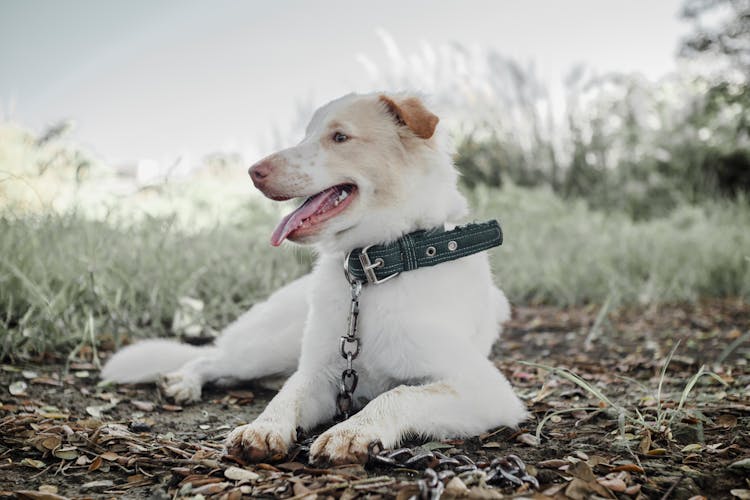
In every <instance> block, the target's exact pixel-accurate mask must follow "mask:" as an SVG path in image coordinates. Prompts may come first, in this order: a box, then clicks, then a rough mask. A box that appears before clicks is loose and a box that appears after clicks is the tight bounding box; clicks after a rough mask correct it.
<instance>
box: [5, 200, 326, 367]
mask: <svg viewBox="0 0 750 500" xmlns="http://www.w3.org/2000/svg"><path fill="white" fill-rule="evenodd" d="M241 218H242V219H243V222H242V223H231V224H225V225H217V226H215V227H213V228H206V229H203V230H200V231H194V230H191V229H190V228H186V227H184V226H181V225H179V224H177V223H176V218H174V217H171V218H170V217H160V218H147V219H144V220H141V221H140V222H138V223H137V224H128V223H126V222H123V221H114V220H113V221H107V220H105V221H96V220H90V219H87V218H86V217H83V216H81V215H79V214H76V213H69V214H66V215H60V214H54V213H47V214H44V215H41V216H29V217H13V216H3V217H0V234H2V238H1V239H0V339H2V340H0V357H2V356H3V355H8V354H14V353H15V354H18V353H21V352H42V351H49V350H54V349H57V348H61V349H69V348H70V347H72V346H73V345H74V344H75V343H77V342H78V341H79V339H80V338H81V336H83V335H84V334H85V332H86V328H87V322H89V321H90V319H89V318H93V320H94V328H95V335H96V336H97V338H100V339H101V338H108V339H111V340H114V341H116V342H118V341H120V340H122V338H123V336H124V335H128V336H135V337H138V336H141V337H142V336H166V335H169V334H170V333H171V325H172V319H173V316H174V314H175V311H176V310H177V309H178V301H179V299H180V298H182V297H191V298H195V299H198V300H200V301H202V302H203V303H204V304H205V307H204V309H203V314H204V316H205V322H206V325H207V326H208V327H211V328H215V329H220V328H221V327H223V326H224V325H226V324H227V323H228V322H229V321H231V320H233V319H234V318H236V317H237V316H238V315H239V314H240V313H241V312H242V311H243V310H245V309H247V308H248V307H249V306H250V305H252V304H253V303H254V302H256V301H258V300H260V299H262V298H263V297H265V296H266V295H268V293H269V292H270V291H272V290H273V289H275V288H277V287H279V286H280V285H282V284H283V283H285V282H288V281H290V280H291V279H293V278H294V277H296V276H298V275H300V274H302V273H303V272H304V271H306V270H307V269H309V267H310V263H311V259H310V256H309V255H307V254H300V253H299V252H295V251H292V250H290V249H285V250H279V251H274V252H271V251H269V248H268V244H267V241H268V238H267V235H268V234H270V231H271V226H270V222H271V218H270V216H269V214H268V213H267V212H266V213H261V212H259V211H257V210H253V211H250V210H248V212H247V213H246V214H245V215H244V217H241Z"/></svg>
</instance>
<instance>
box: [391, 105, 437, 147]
mask: <svg viewBox="0 0 750 500" xmlns="http://www.w3.org/2000/svg"><path fill="white" fill-rule="evenodd" d="M380 100H381V101H382V102H383V103H385V105H386V106H387V107H388V110H389V111H390V112H391V114H393V116H395V117H396V119H397V120H398V121H399V123H401V124H403V125H406V126H407V127H409V130H411V131H412V132H414V135H416V136H417V137H419V138H421V139H429V138H430V137H432V134H434V133H435V127H437V124H438V122H439V121H440V118H438V117H437V116H435V115H434V114H432V113H431V112H430V110H428V109H427V108H425V107H424V104H422V101H420V100H419V99H417V98H416V97H407V98H404V99H393V98H391V97H388V96H386V95H381V96H380Z"/></svg>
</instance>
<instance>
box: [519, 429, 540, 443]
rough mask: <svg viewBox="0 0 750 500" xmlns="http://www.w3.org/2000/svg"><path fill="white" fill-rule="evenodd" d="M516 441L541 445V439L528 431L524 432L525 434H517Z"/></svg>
mask: <svg viewBox="0 0 750 500" xmlns="http://www.w3.org/2000/svg"><path fill="white" fill-rule="evenodd" d="M516 441H518V442H519V443H523V444H527V445H529V446H539V440H538V439H537V438H536V436H534V435H532V434H529V433H528V432H524V433H523V434H519V435H518V436H516Z"/></svg>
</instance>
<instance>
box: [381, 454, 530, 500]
mask: <svg viewBox="0 0 750 500" xmlns="http://www.w3.org/2000/svg"><path fill="white" fill-rule="evenodd" d="M368 451H369V460H370V463H373V464H378V465H381V466H387V467H397V468H405V469H417V470H422V471H423V476H422V478H421V479H420V480H419V481H418V483H417V484H418V486H419V495H414V496H412V497H411V499H410V500H412V499H419V500H437V499H439V498H440V496H441V495H442V494H443V491H444V489H445V485H446V484H447V483H448V482H449V481H450V480H451V479H453V478H454V477H458V478H459V479H461V480H462V481H463V482H464V484H466V485H467V486H471V485H473V484H478V485H480V486H485V485H490V486H493V485H494V486H523V485H524V484H526V485H528V486H529V487H532V488H535V489H537V488H539V482H538V481H537V479H536V478H535V477H534V476H532V475H530V474H529V473H527V472H526V464H524V462H523V460H521V458H520V457H518V456H517V455H512V454H511V455H507V456H506V457H504V458H495V459H493V460H486V459H480V460H478V461H476V462H475V461H474V460H472V459H471V458H469V457H468V456H466V455H464V454H457V455H452V456H448V455H445V454H444V453H441V452H439V451H437V450H435V451H425V450H420V449H419V448H399V449H398V450H385V449H383V447H382V445H381V444H380V443H379V442H377V441H376V442H374V443H371V444H370V446H369V449H368Z"/></svg>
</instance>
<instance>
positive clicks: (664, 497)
mask: <svg viewBox="0 0 750 500" xmlns="http://www.w3.org/2000/svg"><path fill="white" fill-rule="evenodd" d="M683 479H685V475H682V476H680V477H678V478H677V481H675V482H674V483H672V486H670V487H669V489H668V490H667V491H666V493H664V496H662V497H661V500H667V498H669V495H671V494H672V492H673V491H674V489H675V488H677V486H678V485H679V484H680V483H681V482H682V480H683Z"/></svg>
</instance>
